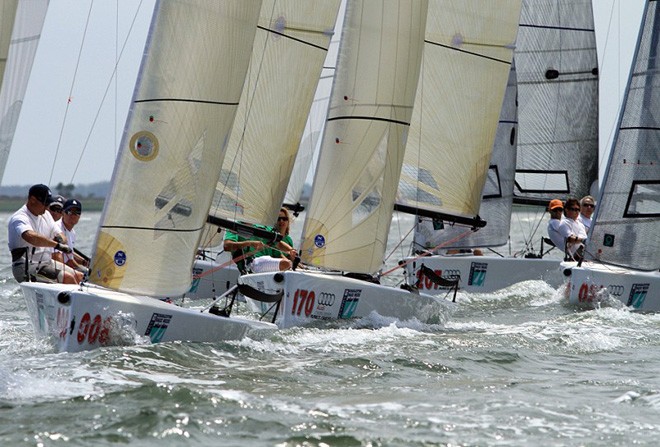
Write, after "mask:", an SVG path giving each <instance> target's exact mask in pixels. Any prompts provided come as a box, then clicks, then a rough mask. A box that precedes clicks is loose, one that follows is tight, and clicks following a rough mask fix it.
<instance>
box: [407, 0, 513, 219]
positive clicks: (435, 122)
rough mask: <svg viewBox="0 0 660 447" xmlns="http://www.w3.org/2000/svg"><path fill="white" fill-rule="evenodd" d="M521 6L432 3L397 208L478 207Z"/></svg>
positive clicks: (451, 211)
mask: <svg viewBox="0 0 660 447" xmlns="http://www.w3.org/2000/svg"><path fill="white" fill-rule="evenodd" d="M519 13H520V1H509V2H482V1H477V0H471V1H465V0H456V1H434V2H431V3H430V4H429V19H428V23H427V26H426V41H425V45H424V60H423V63H422V74H421V78H420V84H419V87H418V89H417V98H416V100H415V109H414V112H413V118H412V124H411V128H410V135H409V138H408V145H407V148H406V156H405V161H404V165H403V169H402V171H401V181H400V183H399V197H398V198H397V209H402V210H405V211H408V210H409V211H408V212H411V213H417V214H421V213H422V212H423V211H426V212H428V213H427V214H431V213H436V214H437V213H442V214H445V215H451V216H459V217H465V218H469V219H471V218H474V217H475V216H476V215H477V213H478V211H479V204H480V203H481V194H482V190H483V187H484V183H485V180H486V175H487V172H488V167H489V162H490V157H491V151H492V147H493V142H494V139H495V133H496V130H497V123H498V117H499V115H500V110H501V108H502V101H503V97H504V91H505V87H506V83H507V77H508V76H509V71H510V66H511V60H512V57H513V46H514V42H515V40H516V31H517V29H518V16H519Z"/></svg>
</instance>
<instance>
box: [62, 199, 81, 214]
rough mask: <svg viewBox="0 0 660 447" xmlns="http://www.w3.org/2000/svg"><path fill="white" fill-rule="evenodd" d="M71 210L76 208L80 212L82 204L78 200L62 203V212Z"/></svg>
mask: <svg viewBox="0 0 660 447" xmlns="http://www.w3.org/2000/svg"><path fill="white" fill-rule="evenodd" d="M72 208H78V209H79V210H80V211H82V203H80V200H76V199H69V200H67V201H66V202H64V211H68V210H70V209H72Z"/></svg>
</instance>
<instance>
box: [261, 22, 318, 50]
mask: <svg viewBox="0 0 660 447" xmlns="http://www.w3.org/2000/svg"><path fill="white" fill-rule="evenodd" d="M257 29H260V30H263V31H266V32H268V33H272V34H277V35H278V36H282V37H286V38H287V39H291V40H294V41H296V42H300V43H302V44H303V45H307V46H310V47H313V48H318V49H319V50H321V51H328V49H327V48H324V47H322V46H320V45H317V44H315V43H311V42H307V41H306V40H302V39H298V38H297V37H293V36H289V35H288V34H284V33H280V32H279V31H275V30H272V29H270V28H266V27H263V26H257ZM289 29H291V28H289ZM298 31H304V32H306V33H314V34H323V33H321V32H320V31H310V30H307V29H299V30H298Z"/></svg>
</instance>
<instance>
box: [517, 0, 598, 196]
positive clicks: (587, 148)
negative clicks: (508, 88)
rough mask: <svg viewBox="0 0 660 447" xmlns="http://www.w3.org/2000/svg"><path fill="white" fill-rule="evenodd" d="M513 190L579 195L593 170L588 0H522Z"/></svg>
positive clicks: (593, 72)
mask: <svg viewBox="0 0 660 447" xmlns="http://www.w3.org/2000/svg"><path fill="white" fill-rule="evenodd" d="M515 57H516V71H517V76H518V98H519V109H518V116H519V135H518V160H517V171H518V172H517V174H516V190H515V195H516V196H517V198H518V197H519V198H521V200H520V201H521V202H523V203H524V200H522V199H528V201H529V199H536V200H537V203H543V204H547V202H548V201H550V200H551V199H554V198H557V197H559V198H562V199H565V198H566V197H567V196H569V195H570V196H573V197H576V198H578V199H579V198H580V197H582V196H584V195H586V194H588V193H589V188H590V187H591V185H592V183H593V182H594V181H595V180H596V177H597V175H598V61H597V54H596V37H595V33H594V19H593V12H592V7H591V0H578V1H561V2H556V1H539V0H525V1H524V2H523V7H522V12H521V15H520V31H519V33H518V41H517V47H516V56H515Z"/></svg>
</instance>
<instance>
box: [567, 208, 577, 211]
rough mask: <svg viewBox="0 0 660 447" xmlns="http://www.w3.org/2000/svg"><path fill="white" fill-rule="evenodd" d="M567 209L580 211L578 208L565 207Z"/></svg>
mask: <svg viewBox="0 0 660 447" xmlns="http://www.w3.org/2000/svg"><path fill="white" fill-rule="evenodd" d="M567 209H569V210H571V211H580V208H567Z"/></svg>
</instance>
